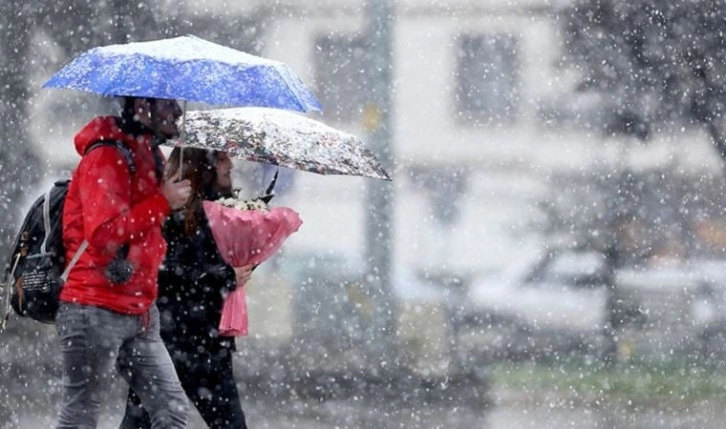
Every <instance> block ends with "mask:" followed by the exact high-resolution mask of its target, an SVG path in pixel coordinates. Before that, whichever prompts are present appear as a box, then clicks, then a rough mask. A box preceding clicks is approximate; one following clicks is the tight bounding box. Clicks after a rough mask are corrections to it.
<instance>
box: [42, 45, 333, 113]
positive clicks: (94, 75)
mask: <svg viewBox="0 0 726 429" xmlns="http://www.w3.org/2000/svg"><path fill="white" fill-rule="evenodd" d="M43 87H44V88H67V89H76V90H82V91H88V92H92V93H96V94H101V95H106V96H137V97H154V98H166V99H176V100H184V101H195V102H201V103H206V104H209V105H218V106H259V107H272V108H278V109H289V110H296V111H300V112H309V111H320V110H322V109H321V106H320V103H319V102H318V100H317V99H316V98H315V96H314V95H313V92H312V91H311V90H310V89H309V88H308V87H307V86H306V85H305V84H304V83H303V81H302V80H301V79H300V78H299V77H298V76H297V75H296V74H295V73H294V72H293V71H292V69H291V68H290V67H289V66H288V65H286V64H285V63H282V62H280V61H274V60H271V59H267V58H263V57H259V56H255V55H251V54H248V53H245V52H242V51H238V50H235V49H232V48H229V47H226V46H222V45H218V44H216V43H212V42H209V41H206V40H203V39H200V38H198V37H195V36H182V37H175V38H171V39H162V40H156V41H150V42H137V43H127V44H120V45H109V46H102V47H97V48H93V49H90V50H88V51H86V52H85V53H83V54H81V55H79V56H78V57H76V58H75V59H74V60H73V61H71V62H70V63H69V64H68V65H66V66H65V67H63V68H62V69H61V70H60V71H58V72H57V73H56V74H55V75H53V76H52V77H51V78H50V79H49V80H48V81H47V82H46V83H45V84H44V85H43Z"/></svg>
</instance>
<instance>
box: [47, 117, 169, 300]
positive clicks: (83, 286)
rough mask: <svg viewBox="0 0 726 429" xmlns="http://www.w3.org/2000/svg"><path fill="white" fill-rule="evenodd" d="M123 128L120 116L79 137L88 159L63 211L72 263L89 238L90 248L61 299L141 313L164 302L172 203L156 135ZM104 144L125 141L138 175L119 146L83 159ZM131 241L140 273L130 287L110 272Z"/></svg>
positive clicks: (77, 172)
mask: <svg viewBox="0 0 726 429" xmlns="http://www.w3.org/2000/svg"><path fill="white" fill-rule="evenodd" d="M118 124H120V119H119V118H116V117H111V116H107V117H99V118H96V119H94V120H92V121H91V122H90V123H88V124H87V125H86V126H85V127H84V128H83V129H82V130H81V131H80V132H79V133H78V134H76V137H75V145H76V151H78V153H79V154H80V155H81V156H82V157H83V158H82V159H81V162H80V164H78V167H77V168H76V170H75V171H74V173H73V177H72V180H71V184H70V187H69V189H68V195H67V196H66V200H65V204H64V207H63V244H64V245H65V247H66V261H70V260H71V258H72V257H73V255H74V254H75V253H76V250H78V248H79V247H80V245H81V243H82V242H83V240H87V241H88V243H89V244H88V248H86V251H85V252H83V254H82V255H81V257H80V259H79V260H78V262H77V263H76V265H75V266H74V267H73V268H72V269H71V272H70V275H69V276H68V280H67V281H66V283H65V284H64V286H63V290H62V292H61V295H60V300H61V301H64V302H72V303H78V304H84V305H93V306H97V307H103V308H107V309H109V310H113V311H116V312H119V313H124V314H142V313H144V312H146V310H147V309H148V308H149V307H150V306H151V305H152V303H153V302H154V300H155V299H156V296H157V273H158V269H159V265H160V264H161V261H162V259H163V257H164V254H165V253H166V242H165V241H164V238H163V237H162V235H161V225H162V223H163V222H164V219H165V217H166V216H167V215H168V214H169V204H168V202H167V201H166V198H164V195H163V194H162V193H161V188H160V186H159V184H158V182H157V179H156V162H155V161H154V154H153V153H152V149H151V140H152V138H151V135H149V134H145V133H141V132H138V133H136V134H137V136H136V137H134V135H133V134H131V133H127V132H124V131H122V130H121V128H119V126H118ZM137 125H138V124H137ZM137 128H139V126H137ZM99 140H111V141H114V140H120V141H122V142H123V143H124V144H125V145H126V146H127V147H128V148H129V149H131V152H132V153H133V160H134V163H135V165H136V172H135V173H131V172H130V171H129V166H128V162H127V161H126V158H125V157H124V155H123V153H122V152H121V151H120V150H119V149H118V148H116V147H114V146H101V147H97V148H94V149H93V150H92V151H90V152H88V154H86V155H84V153H85V150H86V148H88V147H89V146H90V145H91V144H93V143H95V142H97V141H99ZM156 150H157V151H158V149H156ZM159 156H162V155H161V153H160V152H159ZM125 243H129V252H128V257H127V259H128V261H129V262H131V264H132V265H133V267H134V274H133V276H132V277H131V279H130V280H129V281H128V282H126V283H123V284H117V285H114V284H112V283H110V282H109V281H108V280H107V279H106V277H105V275H104V270H105V268H106V266H107V265H108V264H109V263H110V262H111V261H112V260H113V259H114V257H115V256H116V255H117V252H118V249H119V247H120V246H122V245H124V244H125Z"/></svg>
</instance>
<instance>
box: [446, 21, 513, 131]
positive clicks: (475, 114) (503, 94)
mask: <svg viewBox="0 0 726 429" xmlns="http://www.w3.org/2000/svg"><path fill="white" fill-rule="evenodd" d="M517 50H518V43H517V39H516V38H515V37H514V36H510V35H506V34H487V35H471V34H468V35H461V36H460V37H459V39H458V52H457V69H456V108H457V118H459V120H460V121H462V122H469V121H473V123H474V124H476V123H484V124H492V123H507V122H509V123H511V122H513V121H514V120H515V119H516V114H517V100H518V98H519V94H518V91H517V81H518V69H517V68H518V62H517Z"/></svg>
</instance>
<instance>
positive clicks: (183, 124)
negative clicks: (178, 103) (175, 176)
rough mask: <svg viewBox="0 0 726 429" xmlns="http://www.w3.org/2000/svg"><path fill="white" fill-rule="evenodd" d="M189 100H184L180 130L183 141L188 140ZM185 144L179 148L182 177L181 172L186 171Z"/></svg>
mask: <svg viewBox="0 0 726 429" xmlns="http://www.w3.org/2000/svg"><path fill="white" fill-rule="evenodd" d="M186 125H187V100H182V122H181V130H180V132H179V137H180V140H181V141H182V143H183V142H184V140H186V134H187V127H186ZM183 167H184V146H181V147H180V148H179V178H180V179H181V174H182V173H183V172H184V170H183Z"/></svg>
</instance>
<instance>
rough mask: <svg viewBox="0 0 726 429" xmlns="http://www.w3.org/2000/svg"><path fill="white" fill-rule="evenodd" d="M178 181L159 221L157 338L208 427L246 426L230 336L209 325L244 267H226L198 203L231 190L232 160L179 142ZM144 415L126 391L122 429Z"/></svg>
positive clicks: (145, 421)
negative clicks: (179, 202) (180, 191)
mask: <svg viewBox="0 0 726 429" xmlns="http://www.w3.org/2000/svg"><path fill="white" fill-rule="evenodd" d="M179 158H180V148H175V149H174V150H173V151H172V153H171V156H170V158H169V161H168V163H167V166H168V169H169V170H168V171H167V175H168V176H169V177H174V176H175V175H177V170H178V169H179V164H180V159H179ZM182 158H183V160H184V166H183V170H182V171H183V173H182V175H181V176H182V178H183V179H189V180H190V181H191V186H192V192H193V197H192V198H191V199H190V202H189V203H188V204H187V206H186V207H184V208H183V209H181V210H179V211H177V212H174V213H173V214H172V215H171V216H170V217H169V219H167V221H166V223H165V224H164V228H163V234H164V238H166V240H167V243H168V249H167V253H166V258H165V260H164V263H163V265H162V266H161V268H160V270H159V297H158V299H157V306H158V307H159V313H160V317H161V337H162V339H163V340H164V343H165V344H166V347H167V349H168V350H169V354H170V355H171V357H172V360H173V361H174V366H175V367H176V370H177V374H178V375H179V379H180V381H181V384H182V387H183V388H184V390H185V392H186V394H187V396H188V397H189V400H190V402H191V403H192V404H194V405H195V406H196V407H197V410H199V413H200V414H201V416H202V418H203V419H204V421H205V422H206V423H207V425H208V426H209V427H210V428H236V429H238V428H246V427H247V426H246V422H245V416H244V413H243V411H242V406H241V404H240V400H239V394H238V392H237V385H236V383H235V379H234V373H233V370H232V352H234V350H235V343H234V337H222V336H219V331H218V330H217V328H218V326H219V321H220V318H221V313H222V304H223V300H224V296H226V294H227V293H229V292H230V291H232V290H234V289H235V287H236V286H237V285H238V284H244V283H246V282H247V280H249V277H250V275H251V272H252V270H251V268H252V267H250V266H243V267H232V266H229V265H227V264H226V263H225V262H224V261H223V260H222V256H221V255H220V254H219V250H218V249H217V245H216V243H215V241H214V237H213V236H212V231H211V229H210V227H209V223H208V221H207V218H206V216H205V214H204V210H203V208H202V201H204V200H211V201H214V200H217V199H219V198H220V197H230V196H231V195H232V181H231V175H230V171H231V169H232V161H231V160H230V159H229V156H228V155H227V154H226V153H224V152H214V151H205V150H201V149H194V148H185V149H184V150H183V156H182ZM150 427H151V422H150V421H149V416H148V414H147V413H146V412H145V410H143V408H141V406H140V401H139V400H138V397H136V395H135V394H134V392H132V391H129V398H128V403H127V408H126V414H125V416H124V420H123V422H122V423H121V428H122V429H131V428H134V429H136V428H150Z"/></svg>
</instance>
